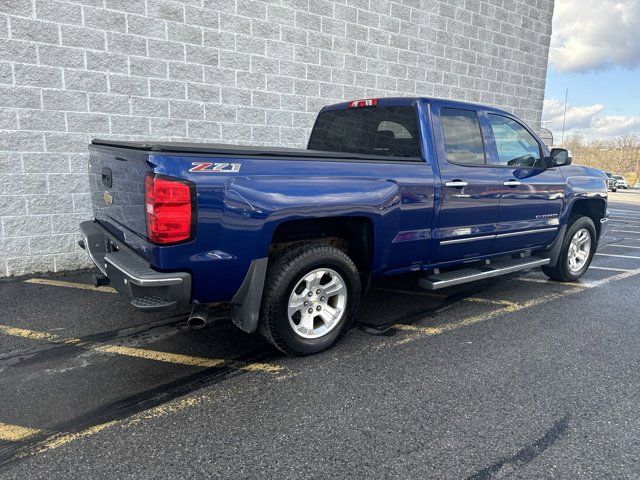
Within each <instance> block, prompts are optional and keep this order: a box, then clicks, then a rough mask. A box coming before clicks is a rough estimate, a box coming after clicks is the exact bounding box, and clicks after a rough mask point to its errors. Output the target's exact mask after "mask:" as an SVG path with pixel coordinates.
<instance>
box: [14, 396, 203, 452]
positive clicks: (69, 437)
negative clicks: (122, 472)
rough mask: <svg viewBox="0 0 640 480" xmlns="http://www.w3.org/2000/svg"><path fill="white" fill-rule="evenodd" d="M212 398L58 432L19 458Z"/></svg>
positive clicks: (191, 399)
mask: <svg viewBox="0 0 640 480" xmlns="http://www.w3.org/2000/svg"><path fill="white" fill-rule="evenodd" d="M210 398H211V395H206V394H205V395H199V396H194V397H186V398H182V399H180V400H177V401H173V402H169V403H164V404H162V405H157V406H155V407H152V408H150V409H148V410H144V411H142V412H140V413H138V414H136V415H134V416H132V417H130V418H127V419H123V420H111V421H108V422H105V423H100V424H98V425H93V426H91V427H88V428H86V429H84V430H80V431H78V432H68V433H58V434H55V435H51V436H50V437H49V438H47V439H45V440H43V441H42V442H40V443H38V444H36V445H35V446H34V447H33V448H32V449H29V450H26V451H24V452H22V453H20V454H18V455H17V458H24V457H31V456H34V455H37V454H40V453H44V452H46V451H49V450H54V449H56V448H60V447H62V446H64V445H67V444H69V443H71V442H74V441H75V440H79V439H81V438H86V437H90V436H92V435H95V434H96V433H98V432H101V431H102V430H104V429H106V428H109V427H112V426H114V425H120V426H121V427H131V426H135V425H137V424H139V423H140V422H142V421H143V420H150V419H154V418H161V417H164V416H166V415H169V414H172V413H177V412H179V411H181V410H184V409H186V408H190V407H194V406H198V405H200V404H201V403H203V402H205V401H207V400H209V399H210Z"/></svg>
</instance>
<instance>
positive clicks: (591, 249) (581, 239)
mask: <svg viewBox="0 0 640 480" xmlns="http://www.w3.org/2000/svg"><path fill="white" fill-rule="evenodd" d="M596 239H597V237H596V227H595V225H594V224H593V220H591V219H590V218H589V217H576V218H574V219H573V221H572V222H571V223H570V225H569V228H568V229H567V233H566V235H565V237H564V240H563V241H562V248H561V249H560V255H559V256H558V261H557V263H556V265H555V266H553V267H549V266H544V267H542V271H543V272H544V273H545V275H547V276H548V277H549V278H551V279H552V280H558V281H560V282H575V281H577V280H578V279H579V278H580V277H582V275H584V274H585V272H586V271H587V269H588V268H589V265H591V260H592V259H593V255H594V254H595V251H596V242H597V240H596Z"/></svg>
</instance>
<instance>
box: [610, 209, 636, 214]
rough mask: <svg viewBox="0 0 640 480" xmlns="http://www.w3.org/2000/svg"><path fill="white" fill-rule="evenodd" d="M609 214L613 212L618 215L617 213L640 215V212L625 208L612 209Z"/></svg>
mask: <svg viewBox="0 0 640 480" xmlns="http://www.w3.org/2000/svg"><path fill="white" fill-rule="evenodd" d="M609 212H612V213H616V212H623V213H637V214H639V215H640V211H638V210H625V209H624V208H610V209H609Z"/></svg>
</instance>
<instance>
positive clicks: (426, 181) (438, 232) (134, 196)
mask: <svg viewBox="0 0 640 480" xmlns="http://www.w3.org/2000/svg"><path fill="white" fill-rule="evenodd" d="M378 105H380V106H415V107H416V114H417V115H418V117H419V125H420V134H421V138H420V142H421V149H422V158H421V159H413V160H403V159H393V160H385V159H373V160H370V159H364V160H354V159H341V158H332V157H330V156H329V155H328V156H327V158H318V157H315V158H309V157H306V156H304V155H303V154H302V153H301V154H300V156H299V157H297V156H296V154H295V151H291V153H286V154H278V151H277V150H273V151H269V152H270V154H269V155H268V156H260V155H252V154H250V152H249V153H248V154H246V155H242V154H229V155H225V154H220V153H216V154H215V155H214V154H207V153H206V152H201V151H193V152H188V153H185V152H182V153H172V152H164V151H156V150H136V149H132V148H126V147H123V148H118V147H114V146H99V145H92V146H91V147H90V152H91V157H90V166H89V172H90V182H91V192H92V201H93V206H94V213H95V217H96V220H98V221H99V222H100V223H102V224H103V225H104V226H105V227H107V228H108V229H109V230H110V231H111V232H112V233H113V234H114V235H115V236H116V237H117V238H119V239H121V240H122V241H124V242H125V243H127V244H128V245H129V246H131V247H132V248H133V249H134V250H136V251H137V252H138V253H140V254H141V255H142V256H143V257H145V258H146V259H147V260H148V261H149V263H150V265H151V266H152V267H153V268H155V269H157V270H160V271H186V272H189V273H190V274H191V275H192V302H194V303H212V302H224V301H229V300H231V298H232V297H233V296H234V294H235V293H236V292H237V290H238V289H239V287H240V285H241V284H242V281H243V279H244V278H245V275H246V274H247V271H248V269H249V266H250V264H251V262H252V260H254V259H260V258H265V257H267V256H268V253H269V246H270V244H271V240H272V238H273V234H274V231H275V230H276V228H277V227H278V226H279V225H281V224H282V223H283V222H288V221H291V220H300V219H318V218H330V217H358V218H362V219H366V221H367V222H369V223H370V225H371V231H372V232H373V255H372V264H371V266H370V270H371V273H372V274H373V275H374V276H376V275H387V274H395V273H400V272H406V271H411V270H420V269H429V268H434V267H441V266H446V265H453V264H459V263H463V262H466V261H470V260H478V259H481V258H486V257H491V256H497V255H499V254H504V253H511V252H514V251H516V252H517V251H521V250H525V249H527V250H535V249H543V248H545V247H547V246H548V245H549V244H551V243H552V242H553V240H554V239H555V236H556V234H557V232H556V231H547V232H544V233H540V234H533V235H522V236H521V237H519V236H517V235H516V236H514V237H513V238H512V239H511V240H510V241H501V240H499V239H498V238H496V236H497V235H499V234H501V233H514V232H515V233H518V232H519V231H526V230H531V229H538V228H541V227H544V228H551V227H559V226H560V225H563V224H566V222H567V221H568V212H570V210H571V208H572V204H573V203H574V202H576V201H580V200H581V199H594V198H597V199H600V200H602V201H603V202H606V195H607V188H606V180H605V178H604V177H603V176H602V174H601V173H599V171H597V170H593V169H589V168H587V167H578V166H566V167H561V168H553V169H544V170H542V169H541V170H537V171H523V170H518V169H513V168H499V167H497V166H495V165H486V166H484V167H479V168H476V167H460V166H453V165H451V164H450V163H447V161H446V159H445V157H444V149H443V148H444V147H443V138H442V129H441V125H440V122H439V118H438V112H439V109H441V108H443V107H447V106H450V107H452V108H469V109H474V110H481V111H485V110H486V111H491V112H499V113H500V114H502V115H507V116H510V117H512V116H511V115H510V114H508V113H506V112H502V111H499V110H496V109H493V108H489V107H482V106H479V105H471V104H464V103H461V102H453V101H443V100H430V99H423V98H419V99H416V98H390V99H380V100H379V103H378ZM347 106H348V104H347V103H342V104H338V105H332V106H328V107H325V108H324V109H323V111H331V110H339V109H345V108H347ZM512 118H515V117H512ZM483 128H485V127H484V126H483ZM540 143H542V142H540ZM485 148H486V149H487V155H488V156H489V157H490V156H491V155H493V153H492V151H491V144H490V141H489V142H487V144H486V145H485ZM543 149H544V151H545V155H548V153H549V152H548V151H547V150H546V147H543ZM194 162H216V163H233V164H239V171H238V172H235V173H213V172H204V171H203V172H190V169H191V168H192V165H193V163H194ZM105 167H107V168H109V169H111V170H112V171H113V172H114V178H113V186H112V187H111V188H109V189H105V187H104V185H103V180H102V177H101V174H102V172H103V169H104V168H105ZM147 172H153V173H156V174H160V175H166V176H170V177H176V178H180V179H184V180H189V181H191V182H193V183H194V184H195V186H196V191H197V206H196V212H197V222H196V232H195V236H194V239H193V240H191V241H189V242H187V243H182V244H177V245H171V246H159V245H154V244H151V243H150V242H149V241H148V240H147V238H146V225H145V213H144V212H145V205H144V203H145V201H144V175H145V174H146V173H147ZM461 176H464V177H465V180H466V181H468V183H469V187H467V188H465V190H464V193H461V192H459V191H453V190H452V189H450V188H449V187H446V186H445V185H444V183H445V182H446V181H449V180H453V179H455V178H457V177H461ZM512 177H517V178H518V179H519V180H521V182H522V186H521V187H518V189H516V190H509V189H508V187H503V185H502V182H503V181H504V180H505V179H508V178H512ZM105 190H108V191H109V194H110V195H111V196H112V197H113V204H109V205H107V204H105V200H104V198H103V195H104V192H105ZM485 236H487V237H489V238H487V239H486V240H475V241H468V242H465V241H463V242H461V243H455V242H456V241H460V240H464V239H467V240H468V239H473V238H474V237H485ZM513 239H518V240H517V241H514V240H513ZM447 240H449V241H452V240H453V241H454V243H452V244H449V245H442V243H441V242H442V241H445V243H446V241H447Z"/></svg>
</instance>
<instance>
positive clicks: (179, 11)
mask: <svg viewBox="0 0 640 480" xmlns="http://www.w3.org/2000/svg"><path fill="white" fill-rule="evenodd" d="M552 11H553V0H486V1H484V0H448V1H446V0H335V1H329V0H183V1H169V0H146V1H145V0H65V1H55V0H0V223H1V228H2V230H1V234H0V276H6V275H20V274H25V273H30V272H36V271H60V270H65V269H75V268H79V267H85V266H88V263H87V261H86V256H85V254H84V252H82V251H80V250H79V249H78V247H77V246H76V240H77V233H76V229H77V225H78V223H79V222H80V221H82V220H85V219H88V218H90V217H91V211H90V206H89V197H88V194H87V188H88V185H87V176H86V173H85V172H86V162H87V154H86V147H87V144H88V143H89V141H90V140H91V138H92V137H102V138H127V139H174V140H186V139H189V140H195V141H213V142H230V143H244V144H265V145H267V144H268V145H280V146H303V145H304V144H305V141H306V139H307V136H308V133H309V129H310V127H311V126H312V122H313V120H314V117H315V115H316V112H317V111H318V110H319V109H320V108H321V107H322V106H323V105H325V104H327V103H333V102H336V101H338V100H343V99H354V98H359V97H370V96H393V95H424V96H436V97H443V98H456V99H465V100H469V101H474V102H483V103H489V104H495V105H499V106H502V107H504V108H506V109H509V110H511V111H514V112H515V113H516V114H518V115H520V116H521V117H522V118H524V119H525V120H527V121H528V122H529V123H530V124H532V125H533V126H534V127H537V126H538V123H539V120H540V114H541V109H542V100H543V94H544V87H545V75H546V67H547V53H548V46H549V38H550V33H551V17H552Z"/></svg>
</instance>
